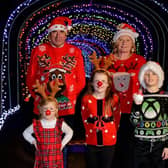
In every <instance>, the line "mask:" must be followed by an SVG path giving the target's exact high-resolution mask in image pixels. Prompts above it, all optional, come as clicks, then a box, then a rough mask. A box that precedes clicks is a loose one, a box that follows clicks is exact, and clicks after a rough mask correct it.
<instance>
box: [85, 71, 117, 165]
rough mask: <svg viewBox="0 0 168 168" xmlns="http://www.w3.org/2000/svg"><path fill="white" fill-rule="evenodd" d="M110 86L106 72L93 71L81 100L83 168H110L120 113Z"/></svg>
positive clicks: (109, 79) (109, 78)
mask: <svg viewBox="0 0 168 168" xmlns="http://www.w3.org/2000/svg"><path fill="white" fill-rule="evenodd" d="M111 82H112V81H111V77H110V76H109V74H108V72H107V71H105V70H102V69H99V70H95V71H94V72H93V75H92V77H91V81H90V84H89V88H88V91H87V94H85V95H84V97H83V98H82V120H83V123H84V127H85V133H86V144H87V149H88V150H87V155H86V156H87V168H102V167H103V168H111V165H112V159H113V155H114V151H115V144H116V139H117V137H116V135H117V127H118V122H119V121H118V120H117V119H118V118H119V116H120V112H119V106H118V105H119V98H118V96H117V95H116V94H114V93H113V92H112V91H111ZM115 122H116V123H115Z"/></svg>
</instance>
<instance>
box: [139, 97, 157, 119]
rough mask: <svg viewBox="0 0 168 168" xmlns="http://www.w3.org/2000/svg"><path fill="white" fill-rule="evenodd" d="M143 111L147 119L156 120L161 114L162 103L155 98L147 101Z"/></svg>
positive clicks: (144, 103)
mask: <svg viewBox="0 0 168 168" xmlns="http://www.w3.org/2000/svg"><path fill="white" fill-rule="evenodd" d="M141 110H142V113H143V115H144V117H145V118H146V119H155V118H157V117H158V115H159V113H160V103H159V102H158V101H157V100H156V99H154V98H148V99H145V100H144V102H143V103H142V106H141Z"/></svg>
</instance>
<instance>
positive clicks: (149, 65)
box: [138, 61, 164, 89]
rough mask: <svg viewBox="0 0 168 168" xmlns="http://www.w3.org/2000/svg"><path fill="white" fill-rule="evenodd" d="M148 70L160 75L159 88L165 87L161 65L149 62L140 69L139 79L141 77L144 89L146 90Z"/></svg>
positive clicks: (140, 80)
mask: <svg viewBox="0 0 168 168" xmlns="http://www.w3.org/2000/svg"><path fill="white" fill-rule="evenodd" d="M148 70H151V71H153V72H154V73H156V74H157V75H158V77H159V82H158V88H161V87H162V85H163V81H164V72H163V70H162V68H161V67H160V65H159V64H157V63H156V62H154V61H148V62H147V63H146V64H144V65H143V66H142V67H141V69H140V72H139V76H138V77H139V82H140V84H141V85H142V87H143V88H145V89H146V84H145V82H144V74H145V72H146V71H148Z"/></svg>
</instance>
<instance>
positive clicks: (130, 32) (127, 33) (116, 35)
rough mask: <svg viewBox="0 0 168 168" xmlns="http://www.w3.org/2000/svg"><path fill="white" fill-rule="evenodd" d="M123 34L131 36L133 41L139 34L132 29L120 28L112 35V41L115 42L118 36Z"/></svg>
mask: <svg viewBox="0 0 168 168" xmlns="http://www.w3.org/2000/svg"><path fill="white" fill-rule="evenodd" d="M123 35H127V36H129V37H131V39H132V40H133V42H134V43H135V38H137V37H138V36H139V34H138V33H136V32H133V31H132V30H129V29H122V30H120V31H118V32H117V33H116V34H115V35H114V37H113V42H116V41H117V40H118V38H119V37H120V36H123Z"/></svg>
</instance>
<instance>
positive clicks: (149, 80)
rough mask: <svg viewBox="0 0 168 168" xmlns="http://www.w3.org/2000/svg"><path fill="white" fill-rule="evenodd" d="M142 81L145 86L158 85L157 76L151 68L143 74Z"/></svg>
mask: <svg viewBox="0 0 168 168" xmlns="http://www.w3.org/2000/svg"><path fill="white" fill-rule="evenodd" d="M144 82H145V84H146V87H147V88H150V87H158V83H159V77H158V75H157V74H156V73H154V72H153V71H152V70H148V71H146V72H145V74H144Z"/></svg>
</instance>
